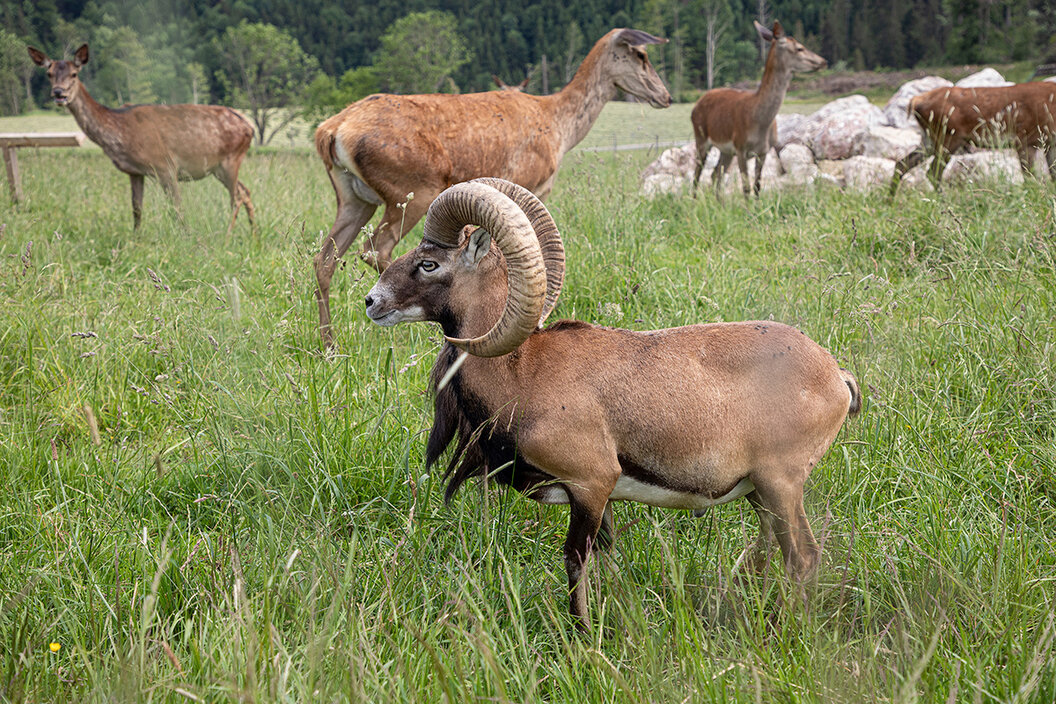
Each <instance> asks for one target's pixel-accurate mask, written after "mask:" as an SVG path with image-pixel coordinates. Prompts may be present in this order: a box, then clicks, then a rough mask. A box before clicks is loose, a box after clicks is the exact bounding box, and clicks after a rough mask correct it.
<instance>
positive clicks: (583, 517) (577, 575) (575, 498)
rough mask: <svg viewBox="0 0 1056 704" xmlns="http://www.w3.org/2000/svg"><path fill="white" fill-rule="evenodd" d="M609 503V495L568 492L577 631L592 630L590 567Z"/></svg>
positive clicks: (568, 557)
mask: <svg viewBox="0 0 1056 704" xmlns="http://www.w3.org/2000/svg"><path fill="white" fill-rule="evenodd" d="M607 503H608V494H605V495H604V496H598V495H597V494H590V493H587V492H582V491H576V490H574V489H572V490H569V492H568V504H569V519H568V537H566V538H565V570H566V571H567V573H568V594H569V598H568V610H569V613H571V614H572V619H573V621H575V624H576V628H578V629H579V630H580V631H589V630H590V626H589V623H590V622H589V621H588V616H587V564H588V561H589V559H590V553H591V551H592V550H593V548H594V545H595V543H596V541H597V537H598V529H599V528H600V527H601V523H602V519H603V516H604V514H605V506H606V504H607Z"/></svg>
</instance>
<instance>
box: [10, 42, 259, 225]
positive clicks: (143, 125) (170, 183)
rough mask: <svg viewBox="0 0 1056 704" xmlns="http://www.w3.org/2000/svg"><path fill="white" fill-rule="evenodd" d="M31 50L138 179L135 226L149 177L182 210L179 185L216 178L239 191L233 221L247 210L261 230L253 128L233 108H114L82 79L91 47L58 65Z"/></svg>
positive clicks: (62, 100)
mask: <svg viewBox="0 0 1056 704" xmlns="http://www.w3.org/2000/svg"><path fill="white" fill-rule="evenodd" d="M28 48H29V56H30V58H32V59H33V62H34V63H35V64H37V65H38V66H41V67H43V68H44V70H46V71H47V72H48V80H50V81H51V95H52V97H54V98H55V102H56V103H57V104H59V105H65V106H66V107H67V108H68V109H69V111H70V112H71V113H72V114H73V118H74V119H75V120H77V124H78V125H79V126H80V128H81V129H82V130H84V133H85V134H86V135H88V138H89V139H91V140H92V141H93V142H95V143H96V144H98V145H99V146H100V147H102V148H103V153H104V154H106V155H107V156H108V157H110V161H112V162H114V166H116V167H117V169H118V171H121V172H123V173H126V174H128V177H129V179H131V181H132V219H133V223H134V225H133V227H134V228H135V229H138V228H139V221H140V216H141V213H142V210H143V177H144V176H153V177H154V178H157V179H158V182H159V183H160V184H161V187H162V188H164V189H165V192H166V193H167V194H168V195H169V197H170V198H171V199H172V202H173V205H175V206H176V209H177V211H178V210H179V207H180V191H179V187H178V186H177V181H190V180H197V179H200V178H205V176H206V175H207V174H213V175H214V176H216V177H217V178H218V179H219V180H220V182H221V183H223V184H224V186H225V187H227V191H228V193H230V194H231V208H232V212H231V222H230V223H229V224H228V226H227V231H228V233H230V232H231V228H232V227H234V225H235V218H236V217H237V216H238V209H239V207H241V206H242V205H245V206H246V215H247V216H248V217H249V223H250V227H253V214H254V213H253V202H252V201H251V200H250V199H249V189H248V188H246V187H245V185H243V183H242V182H241V181H239V180H238V169H239V167H240V166H241V165H242V159H244V158H245V156H246V152H247V151H248V150H249V145H250V143H251V142H252V141H253V127H252V126H251V125H250V124H249V122H248V121H247V120H246V119H245V118H243V117H242V116H241V115H239V114H238V113H237V112H235V111H234V110H232V109H231V108H226V107H222V106H218V105H128V106H122V107H120V108H117V109H111V108H107V107H104V106H102V105H100V104H99V103H97V102H95V100H94V99H92V96H91V95H90V94H89V93H88V89H87V88H85V87H84V84H83V83H81V81H80V79H79V78H77V74H78V73H79V72H80V70H81V67H82V66H84V65H85V64H86V63H88V45H87V44H83V45H81V48H80V49H78V50H77V53H76V54H74V58H73V60H72V61H52V60H51V59H49V58H48V57H47V55H45V54H44V53H43V52H42V51H39V50H38V49H34V48H33V47H28Z"/></svg>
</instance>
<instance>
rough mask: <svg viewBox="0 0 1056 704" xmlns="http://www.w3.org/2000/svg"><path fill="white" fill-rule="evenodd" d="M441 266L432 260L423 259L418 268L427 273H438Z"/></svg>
mask: <svg viewBox="0 0 1056 704" xmlns="http://www.w3.org/2000/svg"><path fill="white" fill-rule="evenodd" d="M439 266H440V265H439V264H437V263H436V262H434V261H432V260H430V259H423V260H422V261H420V262H419V263H418V268H419V269H421V270H422V271H425V272H429V271H436V269H437V267H439Z"/></svg>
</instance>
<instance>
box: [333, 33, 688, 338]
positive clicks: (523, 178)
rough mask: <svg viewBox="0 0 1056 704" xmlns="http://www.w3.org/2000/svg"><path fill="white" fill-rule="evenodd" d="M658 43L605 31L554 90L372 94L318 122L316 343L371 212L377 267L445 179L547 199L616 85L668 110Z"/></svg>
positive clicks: (366, 250) (371, 254) (372, 256)
mask: <svg viewBox="0 0 1056 704" xmlns="http://www.w3.org/2000/svg"><path fill="white" fill-rule="evenodd" d="M666 41H667V40H666V39H660V38H658V37H654V36H653V35H651V34H647V33H646V32H642V31H639V30H636V29H614V30H612V31H610V32H609V33H608V34H606V35H605V36H604V37H602V38H601V39H600V40H599V41H598V43H597V44H595V45H594V48H593V49H591V50H590V53H589V54H587V57H586V58H585V59H584V60H583V63H582V65H580V67H579V70H578V71H576V75H575V76H574V77H573V78H572V81H571V82H570V83H569V84H568V85H567V86H565V87H564V88H563V89H562V90H561V91H559V92H557V93H554V94H553V95H529V94H527V93H522V92H519V91H512V90H498V91H489V92H486V93H468V94H465V95H372V96H369V97H366V98H363V99H362V100H360V101H358V102H356V103H353V104H352V105H350V106H348V107H347V108H345V109H344V110H343V111H341V112H340V113H339V114H337V115H335V116H333V117H331V118H330V119H328V120H326V121H325V122H323V123H322V124H321V125H319V129H317V130H316V132H315V147H316V149H317V150H318V152H319V156H320V157H321V158H322V160H323V163H324V164H325V165H326V171H327V174H329V176H330V182H331V183H332V184H333V187H334V192H335V193H336V195H337V217H336V218H335V220H334V225H333V227H332V228H331V230H330V233H329V234H328V235H326V237H325V238H324V239H323V243H322V248H321V250H320V251H319V253H318V254H317V255H316V256H315V275H316V279H317V281H318V288H317V289H316V292H315V295H316V301H317V302H318V304H319V332H320V334H321V335H322V338H323V343H324V344H325V345H326V346H327V347H328V348H329V347H332V346H333V334H332V332H331V329H330V281H331V279H332V278H333V275H334V270H335V269H336V267H337V260H338V259H339V258H340V257H341V256H343V255H344V253H345V252H346V251H347V250H348V248H349V247H350V246H351V245H352V242H353V241H354V240H355V239H356V236H357V235H359V231H360V229H361V228H362V227H363V226H364V225H366V224H367V222H368V221H369V220H370V218H371V216H372V215H373V214H374V211H375V210H376V209H377V207H378V206H379V205H384V206H385V213H384V215H383V216H382V219H381V223H380V224H379V225H378V227H377V229H376V230H374V232H373V234H371V236H370V237H369V238H368V239H367V241H366V242H365V243H364V246H363V252H362V254H361V256H362V257H363V259H364V260H365V261H367V262H368V263H369V264H371V265H372V266H374V267H375V268H376V269H377V270H378V271H383V270H384V269H385V267H386V266H388V265H389V262H390V261H392V250H393V248H394V247H395V246H396V243H397V242H399V241H400V238H401V237H403V235H404V234H406V233H407V231H409V230H410V229H411V228H412V227H414V225H415V223H417V222H418V221H419V220H420V219H421V218H422V216H423V215H425V212H426V210H427V209H428V207H429V204H430V203H432V202H433V200H434V199H435V198H436V197H437V196H438V195H439V194H440V192H441V191H443V190H444V189H445V188H447V187H448V186H451V185H452V184H455V183H460V182H462V181H468V180H470V179H474V178H477V177H480V176H497V177H501V178H505V179H507V180H509V181H513V182H514V183H517V184H519V185H521V186H524V187H525V188H527V189H528V190H530V191H532V192H533V193H535V194H536V195H537V196H539V197H540V198H545V197H546V196H547V195H548V194H549V193H550V189H551V188H552V187H553V185H554V176H555V175H556V173H557V169H558V167H559V166H560V165H561V159H562V157H564V155H565V154H566V153H567V152H568V150H569V149H571V148H572V147H574V146H575V145H576V144H578V143H579V142H580V140H582V139H583V137H585V136H586V134H587V132H588V131H590V127H591V125H593V124H594V121H595V120H596V119H597V117H598V115H599V114H600V113H601V109H602V107H604V105H605V103H606V102H608V101H609V100H611V99H612V98H614V97H615V96H616V94H617V90H619V89H622V90H624V91H626V92H627V93H630V94H631V95H634V96H636V97H638V98H641V99H643V100H646V101H648V102H649V104H651V105H652V106H653V107H657V108H666V107H667V106H669V105H670V104H671V95H670V94H669V93H668V92H667V89H666V88H664V84H663V81H661V80H660V77H659V76H657V75H656V71H654V70H653V67H652V65H651V64H650V63H649V57H648V55H646V53H645V45H646V44H658V43H662V42H666ZM412 193H413V194H414V196H413V199H412V198H410V197H409V194H412Z"/></svg>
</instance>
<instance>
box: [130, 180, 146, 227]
mask: <svg viewBox="0 0 1056 704" xmlns="http://www.w3.org/2000/svg"><path fill="white" fill-rule="evenodd" d="M128 178H129V180H130V181H131V182H132V229H133V230H138V229H139V221H140V218H141V217H142V215H143V174H129V175H128Z"/></svg>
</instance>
